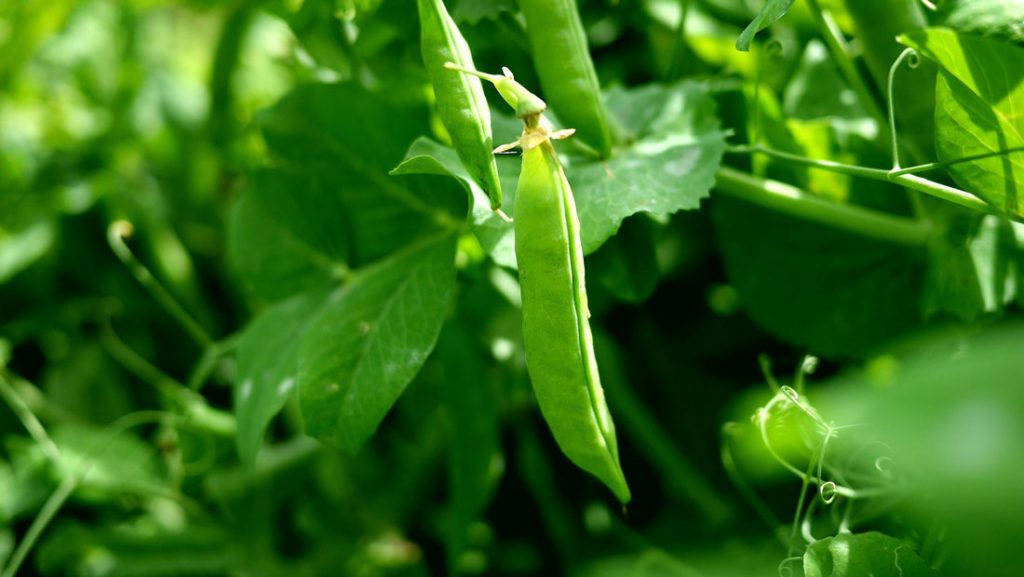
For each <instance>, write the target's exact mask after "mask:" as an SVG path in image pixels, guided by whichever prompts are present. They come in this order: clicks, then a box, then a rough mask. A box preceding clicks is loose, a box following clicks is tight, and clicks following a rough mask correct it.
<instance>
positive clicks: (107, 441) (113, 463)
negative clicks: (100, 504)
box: [50, 423, 165, 500]
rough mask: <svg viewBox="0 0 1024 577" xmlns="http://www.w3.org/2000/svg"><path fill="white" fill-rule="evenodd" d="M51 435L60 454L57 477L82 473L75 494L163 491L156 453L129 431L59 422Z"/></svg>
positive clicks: (100, 496)
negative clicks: (113, 431)
mask: <svg viewBox="0 0 1024 577" xmlns="http://www.w3.org/2000/svg"><path fill="white" fill-rule="evenodd" d="M50 436H51V437H52V438H53V442H54V443H55V444H56V445H57V449H58V450H59V451H60V462H59V474H60V477H61V478H65V477H69V476H74V475H83V474H84V476H83V477H82V481H81V484H80V485H79V487H78V494H79V495H80V496H81V497H83V498H85V499H88V500H106V499H116V498H118V497H119V496H121V495H123V494H124V493H125V492H130V493H135V494H140V495H146V494H151V493H153V492H159V491H162V490H164V486H165V481H164V480H163V477H162V475H161V474H160V472H159V470H158V468H157V464H156V452H155V450H154V449H153V447H151V446H149V445H147V444H146V443H144V442H142V441H141V440H140V439H139V438H138V437H136V436H134V435H133V434H131V433H130V432H121V433H119V434H116V435H114V434H111V431H109V430H107V429H96V428H92V427H83V426H80V425H71V424H68V423H62V424H60V425H59V426H56V427H54V428H53V429H52V430H51V431H50Z"/></svg>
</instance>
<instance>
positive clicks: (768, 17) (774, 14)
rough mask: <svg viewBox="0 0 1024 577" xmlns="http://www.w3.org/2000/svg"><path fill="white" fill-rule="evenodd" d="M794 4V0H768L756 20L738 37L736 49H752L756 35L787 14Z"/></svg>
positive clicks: (744, 50)
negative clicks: (751, 44)
mask: <svg viewBox="0 0 1024 577" xmlns="http://www.w3.org/2000/svg"><path fill="white" fill-rule="evenodd" d="M792 5H793V0H766V1H765V3H764V6H762V7H761V11H760V12H758V13H757V16H755V17H754V20H753V21H752V22H751V23H750V24H748V25H747V27H746V28H744V29H743V32H741V33H740V37H739V38H737V39H736V50H742V51H743V52H746V51H748V50H750V43H751V42H752V41H753V40H754V36H755V35H756V34H757V33H758V32H760V31H762V30H764V29H765V28H767V27H769V26H771V25H772V24H774V23H775V22H777V21H778V20H779V19H780V18H782V17H783V16H785V15H786V12H787V11H789V7H790V6H792Z"/></svg>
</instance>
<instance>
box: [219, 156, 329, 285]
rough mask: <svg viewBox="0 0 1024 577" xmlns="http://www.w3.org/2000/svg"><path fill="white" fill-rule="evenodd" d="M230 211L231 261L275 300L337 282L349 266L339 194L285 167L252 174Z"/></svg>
mask: <svg viewBox="0 0 1024 577" xmlns="http://www.w3.org/2000/svg"><path fill="white" fill-rule="evenodd" d="M250 182H251V184H250V186H249V188H248V190H247V191H246V192H245V194H244V195H243V196H242V198H241V199H240V200H239V202H238V204H236V205H235V208H234V212H233V213H232V218H231V225H230V228H229V231H228V234H229V243H230V244H229V246H230V249H231V255H230V256H231V261H232V264H233V265H234V267H235V269H236V270H237V271H238V275H239V276H240V277H241V279H242V281H243V282H244V283H245V284H246V286H247V287H248V288H249V289H250V290H251V291H252V292H253V294H255V295H258V296H259V297H262V298H264V299H267V300H269V301H276V300H280V299H283V298H287V297H290V296H292V295H294V294H297V293H300V292H302V291H305V290H309V289H312V288H315V287H321V286H326V285H328V284H331V283H337V281H338V280H339V279H340V278H342V277H343V276H344V275H345V274H346V273H347V271H348V248H349V247H348V234H347V233H348V231H347V230H346V228H345V226H346V222H345V220H343V218H342V215H344V214H345V206H344V205H343V204H342V201H341V198H340V196H339V195H338V194H337V193H335V192H333V191H331V190H329V189H326V188H325V187H323V186H322V185H320V184H319V183H317V182H316V181H315V180H313V179H310V178H307V177H304V176H302V175H300V174H298V173H294V172H288V171H283V170H265V171H261V172H258V173H256V174H254V175H252V176H251V177H250Z"/></svg>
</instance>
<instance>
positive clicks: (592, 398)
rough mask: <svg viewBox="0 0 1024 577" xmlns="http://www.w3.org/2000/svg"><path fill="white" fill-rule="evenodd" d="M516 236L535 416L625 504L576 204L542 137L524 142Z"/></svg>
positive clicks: (627, 494) (626, 494) (626, 495)
mask: <svg viewBox="0 0 1024 577" xmlns="http://www.w3.org/2000/svg"><path fill="white" fill-rule="evenodd" d="M528 131H529V129H528ZM521 140H522V141H523V142H526V141H527V139H525V138H524V139H521ZM515 237H516V259H517V261H518V263H519V282H520V285H521V287H522V295H523V337H524V340H525V345H526V368H527V371H528V372H529V373H530V380H531V381H532V382H533V389H534V392H535V393H536V395H537V402H538V404H539V405H540V409H541V413H543V415H544V419H545V420H546V421H547V423H548V426H549V427H550V428H551V432H552V433H553V434H554V437H555V441H557V442H558V446H559V447H560V448H561V449H562V452H563V453H565V454H566V456H568V457H569V459H570V460H572V462H573V463H575V464H576V465H577V466H579V467H580V468H581V469H583V470H585V471H587V472H589V473H591V474H593V475H594V476H596V477H597V478H598V479H600V480H601V481H603V482H604V483H605V485H607V486H608V488H610V489H611V490H612V492H614V493H615V496H616V497H618V498H619V500H620V501H622V502H623V503H626V502H628V501H629V499H630V492H629V486H628V485H627V484H626V479H625V477H624V476H623V474H622V467H621V466H620V464H619V449H618V443H617V441H616V440H615V425H614V424H613V423H612V418H611V415H610V414H609V412H608V406H607V405H606V404H605V399H604V390H603V389H602V388H601V379H600V377H599V375H598V370H597V361H596V359H595V356H594V344H593V337H592V336H591V331H590V321H589V320H588V317H589V316H590V312H589V310H588V308H587V292H586V287H585V284H584V272H583V248H582V243H581V242H580V225H579V218H578V217H577V215H576V204H575V202H574V200H573V196H572V190H571V189H570V188H569V181H568V180H566V178H565V173H564V172H563V171H562V165H561V163H560V162H559V160H558V156H557V155H556V154H555V149H554V147H553V146H552V145H551V141H550V140H548V139H546V138H542V139H540V141H539V142H537V143H536V144H535V145H534V146H532V147H527V145H525V144H524V151H523V167H522V172H521V174H520V177H519V187H518V188H517V189H516V200H515Z"/></svg>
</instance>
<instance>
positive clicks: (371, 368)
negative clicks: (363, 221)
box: [298, 233, 456, 451]
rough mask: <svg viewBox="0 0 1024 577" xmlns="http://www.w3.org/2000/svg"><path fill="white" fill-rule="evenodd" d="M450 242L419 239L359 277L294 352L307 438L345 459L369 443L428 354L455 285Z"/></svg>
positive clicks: (452, 243) (443, 238)
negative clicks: (321, 442) (344, 452)
mask: <svg viewBox="0 0 1024 577" xmlns="http://www.w3.org/2000/svg"><path fill="white" fill-rule="evenodd" d="M455 242H456V235H455V234H453V233H446V234H443V235H441V236H439V237H434V238H431V239H426V240H423V241H420V242H418V243H417V244H414V245H412V246H411V247H408V248H407V249H405V250H404V251H402V252H399V253H395V254H393V255H391V256H389V257H387V258H385V259H383V260H382V261H380V262H378V263H376V264H374V265H373V266H371V267H367V268H365V269H361V270H360V271H359V272H358V273H357V274H356V275H354V276H353V278H352V279H351V280H350V281H349V283H348V284H347V285H345V287H344V289H343V290H341V291H340V292H338V293H336V294H334V295H333V296H332V297H331V299H330V300H329V301H328V303H327V305H326V306H325V307H324V309H323V312H322V313H321V314H320V315H319V318H318V319H317V320H316V322H314V323H313V325H312V326H310V327H309V329H308V331H306V334H305V336H304V337H303V341H302V344H301V345H300V347H299V382H298V385H299V398H300V402H301V407H302V414H303V417H304V419H305V421H306V430H307V432H308V433H309V434H310V435H313V436H315V437H318V438H320V439H322V440H324V441H327V442H329V443H332V444H335V445H337V446H339V447H341V448H343V449H346V450H349V451H356V450H358V449H359V448H360V447H361V446H362V445H363V444H364V443H365V442H366V440H367V439H368V438H369V437H370V436H371V435H373V433H374V431H376V429H377V426H378V425H379V424H380V422H381V420H382V419H383V418H384V416H385V415H386V414H387V413H388V411H389V410H390V409H391V406H392V405H393V404H394V403H395V401H396V400H397V399H398V397H399V396H400V395H401V394H402V391H404V390H405V387H406V386H407V385H408V384H409V382H410V381H411V380H412V378H413V377H414V376H415V375H416V373H417V372H418V371H419V369H420V367H421V366H422V365H423V362H424V361H425V360H426V358H427V355H428V354H429V353H430V351H431V349H433V347H434V343H435V342H436V340H437V336H438V333H439V332H440V330H441V324H442V322H443V321H444V318H445V314H446V313H447V310H448V304H449V303H448V301H449V299H450V297H451V294H452V290H453V288H454V283H455V263H454V261H455Z"/></svg>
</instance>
